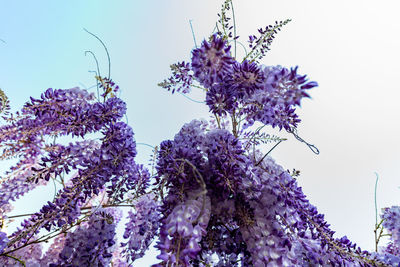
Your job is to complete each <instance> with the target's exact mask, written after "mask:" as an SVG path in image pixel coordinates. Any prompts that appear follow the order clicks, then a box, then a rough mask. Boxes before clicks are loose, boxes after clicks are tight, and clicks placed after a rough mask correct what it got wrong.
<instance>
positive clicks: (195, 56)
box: [192, 34, 234, 88]
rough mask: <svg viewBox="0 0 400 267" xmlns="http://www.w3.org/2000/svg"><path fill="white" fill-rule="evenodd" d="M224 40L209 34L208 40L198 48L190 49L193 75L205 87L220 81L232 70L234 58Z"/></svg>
mask: <svg viewBox="0 0 400 267" xmlns="http://www.w3.org/2000/svg"><path fill="white" fill-rule="evenodd" d="M229 50H230V46H227V43H226V40H224V39H222V38H220V37H218V35H216V34H215V35H213V36H211V39H210V42H207V41H205V40H204V41H203V43H202V45H201V47H200V48H197V49H195V50H193V51H192V69H193V72H194V77H195V78H196V79H197V80H198V81H199V82H200V84H202V85H203V86H205V87H206V88H210V87H211V86H212V85H214V84H215V83H220V82H222V81H223V80H224V79H225V76H226V75H227V74H229V73H230V72H231V70H232V64H233V63H234V59H233V58H232V57H231V53H230V51H229Z"/></svg>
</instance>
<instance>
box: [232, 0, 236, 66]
mask: <svg viewBox="0 0 400 267" xmlns="http://www.w3.org/2000/svg"><path fill="white" fill-rule="evenodd" d="M231 7H232V18H233V40H234V43H235V58H236V19H235V10H234V9H233V2H232V0H231Z"/></svg>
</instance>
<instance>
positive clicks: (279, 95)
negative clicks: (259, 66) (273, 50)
mask: <svg viewBox="0 0 400 267" xmlns="http://www.w3.org/2000/svg"><path fill="white" fill-rule="evenodd" d="M297 68H298V67H295V68H291V69H290V70H288V69H287V68H283V67H281V66H276V67H274V66H271V67H265V69H264V73H265V76H266V77H267V78H266V82H265V90H266V91H268V92H269V93H270V97H271V98H272V101H273V102H276V103H284V104H285V105H289V106H294V105H298V106H300V101H301V99H302V98H303V97H310V96H309V95H308V94H307V93H306V91H305V90H308V89H311V88H313V87H315V86H318V84H317V83H316V82H309V81H307V79H306V75H299V74H297Z"/></svg>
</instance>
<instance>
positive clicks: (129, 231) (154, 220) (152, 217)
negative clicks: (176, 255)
mask: <svg viewBox="0 0 400 267" xmlns="http://www.w3.org/2000/svg"><path fill="white" fill-rule="evenodd" d="M154 198H155V195H154V194H153V193H151V194H146V195H143V196H141V197H140V198H139V199H138V200H137V201H135V203H134V206H135V212H132V211H129V214H128V219H129V221H128V223H127V224H126V227H125V232H124V235H123V237H124V239H128V241H127V242H126V243H125V242H123V243H121V247H123V249H122V251H121V255H122V256H126V259H127V262H134V261H135V260H136V259H139V258H141V257H143V255H144V253H145V252H146V250H147V249H148V247H149V245H150V243H151V242H152V241H153V239H154V238H155V235H156V234H157V231H158V227H159V221H160V213H159V211H158V209H159V203H157V201H156V200H155V199H154Z"/></svg>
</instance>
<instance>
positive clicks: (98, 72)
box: [85, 50, 101, 100]
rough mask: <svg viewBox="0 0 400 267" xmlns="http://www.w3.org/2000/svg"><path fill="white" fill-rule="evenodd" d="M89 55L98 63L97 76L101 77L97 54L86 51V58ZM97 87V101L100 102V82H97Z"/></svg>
mask: <svg viewBox="0 0 400 267" xmlns="http://www.w3.org/2000/svg"><path fill="white" fill-rule="evenodd" d="M87 53H90V54H91V55H92V56H93V58H94V60H95V61H96V68H97V73H96V74H97V76H99V77H101V74H100V68H99V62H98V61H97V58H96V56H95V54H94V53H93V52H92V51H90V50H88V51H85V56H86V54H87ZM96 87H97V100H100V93H99V81H97V82H96Z"/></svg>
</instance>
